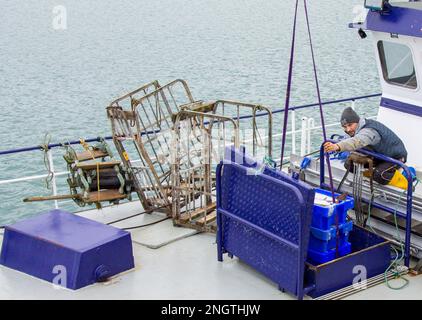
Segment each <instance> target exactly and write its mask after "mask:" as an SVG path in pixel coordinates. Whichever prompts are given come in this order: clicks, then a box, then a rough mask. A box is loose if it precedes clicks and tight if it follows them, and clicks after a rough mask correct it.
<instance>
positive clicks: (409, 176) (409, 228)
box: [319, 139, 413, 267]
mask: <svg viewBox="0 0 422 320" xmlns="http://www.w3.org/2000/svg"><path fill="white" fill-rule="evenodd" d="M328 141H330V142H334V143H336V142H338V140H332V139H329V140H328ZM358 151H359V152H360V153H362V154H365V155H367V156H371V157H374V158H375V159H378V160H381V161H385V162H389V163H392V164H395V165H396V166H398V167H400V168H402V169H403V171H404V172H405V173H406V177H407V190H406V212H400V211H398V210H395V209H393V208H390V207H387V206H385V205H383V204H380V203H377V202H375V201H372V199H371V200H367V199H363V198H362V201H363V202H366V203H368V204H369V203H370V202H371V203H370V205H371V206H372V207H374V208H378V209H381V210H383V211H385V212H388V213H391V214H393V215H397V216H399V217H400V218H403V219H405V220H406V230H405V241H404V263H405V265H406V266H407V267H409V263H410V237H411V232H412V203H413V181H412V173H411V171H410V170H409V167H408V166H407V165H406V164H405V163H403V162H401V161H400V160H397V159H393V158H390V157H387V156H385V155H383V154H380V153H376V152H373V151H370V150H367V149H359V150H358ZM320 159H324V145H323V144H321V147H320ZM319 168H320V169H319V170H320V174H319V178H320V187H321V188H325V189H329V188H330V186H329V185H328V184H326V183H325V163H324V161H320V167H319Z"/></svg>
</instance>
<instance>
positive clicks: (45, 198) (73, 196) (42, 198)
mask: <svg viewBox="0 0 422 320" xmlns="http://www.w3.org/2000/svg"><path fill="white" fill-rule="evenodd" d="M76 198H81V195H80V194H63V195H56V196H39V197H28V198H24V199H23V202H34V201H48V200H63V199H76Z"/></svg>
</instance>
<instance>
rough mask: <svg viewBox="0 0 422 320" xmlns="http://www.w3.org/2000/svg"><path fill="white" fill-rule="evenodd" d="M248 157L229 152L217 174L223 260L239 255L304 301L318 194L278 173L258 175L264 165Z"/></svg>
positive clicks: (218, 214)
mask: <svg viewBox="0 0 422 320" xmlns="http://www.w3.org/2000/svg"><path fill="white" fill-rule="evenodd" d="M235 153H236V154H235ZM244 157H247V156H246V154H245V153H244V151H243V150H235V149H231V150H229V151H228V152H227V150H226V160H225V162H224V164H223V163H221V164H220V165H219V166H218V170H217V225H218V230H217V242H218V251H219V252H218V253H219V254H218V255H219V260H222V254H223V253H225V252H227V253H229V254H231V255H234V256H237V257H239V258H240V259H241V260H243V261H244V262H246V263H248V264H249V265H251V266H252V267H253V268H255V269H256V270H258V271H260V272H262V273H263V274H265V275H266V276H268V277H269V278H271V279H272V280H273V281H275V282H276V283H277V284H278V285H279V287H280V289H284V290H286V291H288V292H290V293H292V294H294V295H296V296H298V297H299V298H302V297H303V277H304V263H305V260H306V252H307V248H308V242H309V234H310V223H311V219H312V208H313V201H314V194H315V191H314V189H313V188H311V187H310V186H308V185H306V184H304V183H301V182H298V181H296V180H294V179H291V178H290V177H289V176H288V175H286V174H284V173H283V172H280V171H277V170H275V169H270V168H265V167H263V168H264V169H262V170H259V171H257V170H256V169H259V168H261V167H260V166H259V163H258V162H256V161H254V159H252V158H248V159H247V160H248V161H246V162H245V161H244V160H245V158H244ZM234 158H235V159H236V162H237V163H234V162H232V161H230V159H231V160H233V159H234ZM242 159H243V160H242ZM251 169H253V170H255V172H253V170H252V171H251Z"/></svg>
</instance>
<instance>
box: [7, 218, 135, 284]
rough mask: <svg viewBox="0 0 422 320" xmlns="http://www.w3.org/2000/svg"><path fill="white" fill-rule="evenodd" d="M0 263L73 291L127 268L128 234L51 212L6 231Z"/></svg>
mask: <svg viewBox="0 0 422 320" xmlns="http://www.w3.org/2000/svg"><path fill="white" fill-rule="evenodd" d="M0 264H2V265H4V266H6V267H9V268H12V269H15V270H18V271H21V272H24V273H27V274H29V275H32V276H34V277H37V278H41V279H44V280H47V281H49V282H53V283H55V284H58V285H61V286H64V287H67V288H69V289H78V288H81V287H84V286H86V285H89V284H92V283H94V282H97V281H103V280H105V279H107V278H108V277H111V276H113V275H116V274H118V273H120V272H123V271H126V270H129V269H132V268H133V267H134V259H133V254H132V241H131V237H130V233H129V232H127V231H123V230H120V229H117V228H115V227H111V226H108V225H104V224H102V223H99V222H96V221H93V220H90V219H86V218H83V217H80V216H77V215H74V214H72V213H70V212H66V211H62V210H52V211H49V212H47V213H44V214H40V215H38V216H36V217H33V218H29V219H26V220H23V221H20V222H17V223H15V224H13V225H10V226H6V227H5V233H4V239H3V245H2V250H1V256H0ZM60 276H62V277H60ZM59 278H60V281H58V279H59Z"/></svg>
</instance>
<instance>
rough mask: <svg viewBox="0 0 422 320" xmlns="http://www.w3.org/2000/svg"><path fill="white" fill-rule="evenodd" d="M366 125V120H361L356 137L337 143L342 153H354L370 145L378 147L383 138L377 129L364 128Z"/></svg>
mask: <svg viewBox="0 0 422 320" xmlns="http://www.w3.org/2000/svg"><path fill="white" fill-rule="evenodd" d="M365 124H366V121H365V119H364V118H361V119H360V120H359V124H358V127H357V129H356V133H355V135H354V136H353V137H351V138H348V139H344V140H342V141H340V142H338V143H337V145H338V146H339V147H340V151H354V150H356V149H360V148H363V147H366V146H369V145H376V144H378V143H379V142H380V141H381V136H380V135H379V133H378V132H377V131H376V130H375V129H372V128H363V127H364V126H365Z"/></svg>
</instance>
